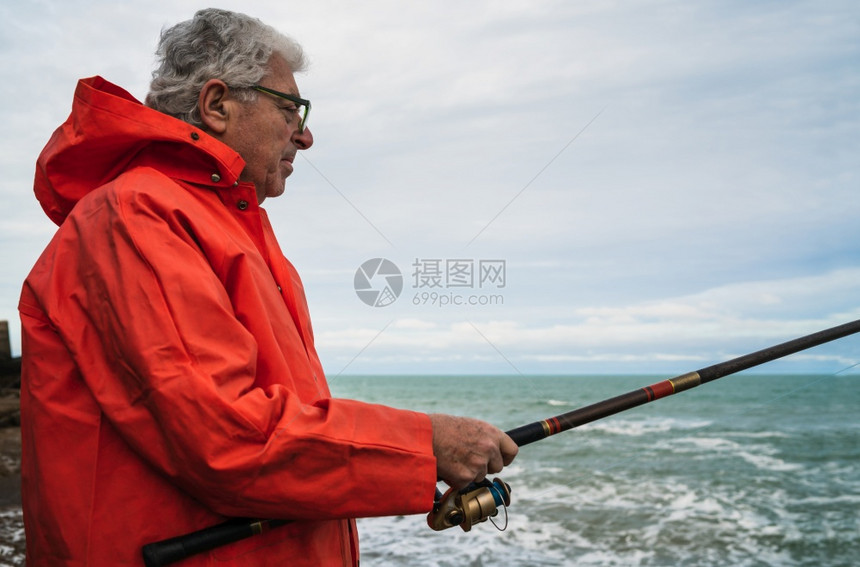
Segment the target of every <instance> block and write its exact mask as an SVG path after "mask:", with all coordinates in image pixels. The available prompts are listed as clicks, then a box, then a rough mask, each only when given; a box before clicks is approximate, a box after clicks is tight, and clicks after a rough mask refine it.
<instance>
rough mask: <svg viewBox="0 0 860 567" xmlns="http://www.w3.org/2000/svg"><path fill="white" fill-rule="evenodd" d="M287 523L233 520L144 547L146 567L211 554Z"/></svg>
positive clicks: (155, 566)
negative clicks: (213, 551) (199, 554)
mask: <svg viewBox="0 0 860 567" xmlns="http://www.w3.org/2000/svg"><path fill="white" fill-rule="evenodd" d="M287 522H288V520H254V519H249V518H234V519H231V520H227V521H226V522H223V523H221V524H218V525H215V526H211V527H208V528H205V529H202V530H199V531H196V532H191V533H188V534H185V535H181V536H178V537H174V538H170V539H165V540H161V541H156V542H153V543H148V544H146V545H144V546H143V550H142V554H143V563H144V565H146V567H164V566H165V565H170V564H172V563H176V562H177V561H181V560H183V559H185V558H187V557H191V556H192V555H196V554H198V553H203V552H205V551H211V550H213V549H215V548H218V547H221V546H223V545H227V544H230V543H233V542H236V541H239V540H243V539H245V538H249V537H251V536H254V535H258V534H261V533H263V532H265V531H268V530H269V528H274V527H276V526H280V525H283V524H286V523H287Z"/></svg>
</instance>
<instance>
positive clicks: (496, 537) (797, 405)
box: [330, 374, 860, 567]
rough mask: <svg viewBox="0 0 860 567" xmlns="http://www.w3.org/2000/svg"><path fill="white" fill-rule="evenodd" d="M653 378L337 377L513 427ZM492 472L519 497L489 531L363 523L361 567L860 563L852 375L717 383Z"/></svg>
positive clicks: (413, 404) (352, 392) (556, 441)
mask: <svg viewBox="0 0 860 567" xmlns="http://www.w3.org/2000/svg"><path fill="white" fill-rule="evenodd" d="M662 379H663V377H648V376H591V377H585V376H582V377H569V376H505V377H491V376H435V377H434V376H422V377H414V376H375V377H371V376H350V377H347V376H338V377H335V378H333V379H331V380H330V381H331V387H332V390H333V392H334V394H335V395H336V396H339V397H351V398H356V399H361V400H365V401H370V402H377V403H383V404H387V405H391V406H395V407H401V408H409V409H415V410H420V411H426V412H444V413H451V414H456V415H465V416H472V417H477V418H481V419H484V420H487V421H489V422H491V423H494V424H496V425H498V426H499V427H500V428H502V429H505V430H507V429H512V428H514V427H516V426H519V425H523V424H526V423H531V422H534V421H538V420H540V419H544V418H546V417H550V416H554V415H558V414H561V413H564V412H566V411H570V410H573V409H576V408H578V407H581V406H584V405H588V404H591V403H594V402H598V401H601V400H603V399H606V398H609V397H613V396H616V395H619V394H623V393H626V392H629V391H631V390H635V389H637V388H640V387H643V386H647V385H650V384H652V383H654V382H657V381H660V380H662ZM403 474H405V475H408V474H409V471H403ZM498 476H499V477H501V478H502V479H503V480H504V481H505V482H507V483H508V484H510V486H511V489H512V494H511V497H512V501H511V505H510V506H509V507H508V508H507V509H506V510H502V511H501V512H500V513H499V515H498V516H497V517H496V518H495V519H494V523H495V525H493V524H492V523H490V522H485V523H481V524H478V525H476V526H475V527H473V528H472V530H471V531H470V532H463V531H461V530H460V529H459V528H453V529H450V530H446V531H443V532H434V531H432V530H430V528H429V527H427V525H426V520H425V518H424V517H423V516H403V517H393V518H373V519H363V520H359V523H358V526H359V531H360V534H361V547H362V565H363V566H365V567H368V566H376V565H380V566H389V565H391V566H401V565H416V566H437V567H448V566H450V567H455V566H457V567H459V566H472V567H477V566H500V567H501V566H504V567H507V566H539V565H577V566H589V565H594V566H598V565H599V566H613V565H618V566H622V565H623V566H636V565H641V566H646V565H647V566H658V565H659V566H680V565H689V566H790V565H791V566H794V565H808V566H815V567H821V566H857V565H860V377H858V376H856V375H855V376H762V375H754V374H751V375H737V376H731V377H726V378H723V379H721V380H719V381H715V382H712V383H709V384H705V385H702V386H700V387H698V388H696V389H694V390H690V391H687V392H683V393H680V394H678V395H675V396H672V397H669V398H664V399H661V400H657V401H655V402H653V403H650V404H647V405H644V406H640V407H638V408H634V409H631V410H628V411H626V412H623V413H620V414H617V415H615V416H612V417H608V418H605V419H602V420H600V421H597V422H594V423H591V424H588V425H584V426H581V427H579V428H577V429H573V430H570V431H567V432H563V433H560V434H558V435H555V436H553V437H550V438H547V439H544V440H542V441H540V442H537V443H533V444H531V445H527V446H524V447H522V448H521V449H520V454H519V456H518V457H517V459H516V461H515V462H514V464H512V465H511V466H510V467H507V468H506V469H505V470H504V471H503V472H502V473H501V474H499V475H498ZM440 488H442V489H444V486H442V485H440ZM391 497H392V498H396V497H397V495H396V494H392V495H391Z"/></svg>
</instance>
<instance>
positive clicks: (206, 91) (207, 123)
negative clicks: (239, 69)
mask: <svg viewBox="0 0 860 567" xmlns="http://www.w3.org/2000/svg"><path fill="white" fill-rule="evenodd" d="M229 93H230V89H229V87H228V86H227V83H225V82H224V81H222V80H220V79H209V80H208V81H206V84H205V85H203V88H202V89H200V96H199V98H198V99H197V107H198V108H199V109H200V121H201V122H202V123H203V129H204V130H206V131H207V132H210V133H212V134H214V135H216V136H218V135H220V134H223V133H224V132H226V130H227V121H228V120H229V118H231V116H230V112H231V111H232V107H233V103H234V102H235V101H234V99H233V98H232V97H230V96H229Z"/></svg>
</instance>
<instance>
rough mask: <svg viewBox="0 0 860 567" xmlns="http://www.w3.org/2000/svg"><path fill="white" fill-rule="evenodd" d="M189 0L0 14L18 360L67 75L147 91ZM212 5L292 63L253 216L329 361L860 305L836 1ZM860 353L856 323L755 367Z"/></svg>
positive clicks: (623, 369)
mask: <svg viewBox="0 0 860 567" xmlns="http://www.w3.org/2000/svg"><path fill="white" fill-rule="evenodd" d="M202 7H206V5H204V4H199V3H196V2H187V1H185V0H171V1H170V2H166V1H163V0H148V1H147V2H138V1H128V2H121V1H116V0H111V1H110V2H108V1H101V0H92V1H83V0H57V1H49V0H41V1H26V0H20V1H16V2H5V3H3V4H2V5H0V22H3V23H2V27H0V70H2V74H3V77H2V78H3V80H2V82H0V93H2V95H0V96H2V99H3V104H2V105H0V123H2V124H3V125H4V130H5V132H4V134H5V135H4V136H3V138H2V140H0V146H2V147H0V160H2V167H3V171H4V172H5V175H4V176H3V178H2V179H0V194H2V197H3V201H4V203H5V205H4V207H3V212H2V214H0V264H1V265H3V266H4V269H3V271H2V273H0V319H6V320H9V321H10V323H11V325H10V326H11V327H12V328H11V334H12V349H13V352H14V353H16V354H18V353H20V332H19V330H18V315H17V301H18V295H19V293H20V287H21V283H22V282H23V280H24V278H25V277H26V275H27V273H28V271H29V269H30V267H31V266H32V265H33V263H34V262H35V261H36V259H37V257H38V256H39V254H40V252H41V250H42V249H43V248H44V246H45V245H46V244H47V243H48V241H49V240H50V238H51V236H52V235H53V232H54V230H55V228H56V227H55V226H54V225H53V224H51V222H50V221H49V220H48V219H47V218H46V217H45V216H44V214H43V213H42V211H41V209H40V207H39V205H38V203H37V202H36V200H35V198H34V197H33V195H32V179H33V172H34V164H35V160H36V158H37V156H38V154H39V152H40V150H41V148H42V147H43V146H44V144H45V142H47V140H48V138H49V137H50V135H51V132H52V131H53V130H54V129H55V128H56V127H57V126H58V125H59V124H60V123H61V122H62V121H63V120H65V118H66V116H67V115H68V112H69V109H70V106H71V98H72V93H73V91H74V87H75V83H76V81H77V80H78V79H79V78H83V77H89V76H93V75H101V76H103V77H104V78H106V79H107V80H109V81H111V82H114V83H116V84H118V85H120V86H122V87H124V88H126V89H127V90H129V91H130V92H131V93H132V94H133V95H134V96H136V97H137V98H138V99H143V97H145V95H146V91H147V85H148V81H149V79H150V76H151V71H152V68H153V52H154V49H155V45H156V42H157V38H158V34H159V32H160V31H161V30H162V29H163V28H164V27H166V26H170V25H172V24H175V23H177V22H179V21H182V20H185V19H188V18H190V17H191V16H192V15H193V13H194V12H195V11H196V10H197V9H199V8H202ZM217 7H221V8H227V9H235V10H240V11H243V12H245V13H248V14H249V15H252V16H255V17H258V18H260V19H262V20H263V21H265V22H266V23H269V24H271V25H273V26H275V27H276V28H278V29H279V30H281V31H283V32H284V33H286V34H288V35H290V36H292V37H294V38H295V39H296V40H298V41H299V42H300V43H301V44H302V45H303V47H304V49H305V51H306V53H307V55H308V57H309V60H310V66H309V69H308V71H307V72H306V73H304V74H301V75H298V76H297V80H298V84H299V87H300V90H301V92H302V95H303V96H305V97H306V98H309V99H310V100H312V102H313V110H312V112H311V115H310V118H309V122H308V125H309V128H310V129H311V130H312V132H313V134H314V139H315V143H314V145H313V147H312V148H310V149H309V150H307V151H305V152H303V153H302V154H301V157H300V158H298V159H297V160H296V172H295V173H294V174H293V175H292V177H290V179H289V180H288V182H287V191H286V193H285V194H284V195H283V196H282V197H280V198H278V199H275V200H271V199H270V200H268V201H266V203H265V208H266V209H267V211H268V212H269V215H270V217H271V218H272V221H273V224H274V225H275V229H276V232H277V235H278V238H279V240H280V243H281V247H282V249H283V250H284V252H285V253H286V255H287V257H288V258H289V259H290V260H291V261H292V262H293V264H295V265H296V267H297V268H298V270H299V272H300V273H301V275H302V277H303V280H304V284H305V288H306V291H307V296H308V301H309V305H310V309H311V314H312V316H313V320H314V330H315V335H316V342H317V349H318V351H319V353H320V356H321V358H322V361H323V364H324V366H325V368H326V371H327V373H328V374H329V376H330V377H333V376H339V375H348V374H381V373H384V374H392V373H395V374H397V373H400V374H434V373H463V374H467V373H480V374H523V375H528V374H538V373H540V374H612V373H642V374H660V375H667V376H673V375H676V374H681V373H684V372H687V371H691V370H695V369H698V368H702V367H704V366H708V365H710V364H714V363H717V362H721V361H723V360H726V359H729V358H732V357H735V356H739V355H742V354H746V353H748V352H752V351H756V350H759V349H761V348H764V347H767V346H770V345H772V344H776V343H779V342H783V341H785V340H789V339H792V338H795V337H798V336H801V335H806V334H809V333H812V332H815V331H818V330H821V329H824V328H828V327H832V326H835V325H838V324H841V323H845V322H849V321H853V320H857V319H860V222H858V221H860V215H858V213H860V198H858V190H860V4H858V3H856V2H854V1H853V0H847V1H818V2H811V1H810V2H795V1H785V2H782V1H780V2H776V1H761V2H745V1H720V2H716V1H701V2H685V1H680V0H679V1H673V0H663V1H658V0H644V1H638V2H614V1H597V0H594V1H570V0H559V1H550V0H529V1H527V2H526V1H512V0H508V1H493V2H490V1H482V0H476V1H470V2H462V1H457V2H455V1H451V0H439V1H435V2H409V3H407V2H395V1H393V0H392V1H388V0H368V1H366V2H360V3H359V2H348V1H345V0H322V1H315V2H289V1H284V0H279V1H278V2H270V1H259V2H247V1H243V2H232V1H230V2H227V1H225V2H221V3H219V4H217ZM383 260H384V261H383ZM368 261H371V262H369V263H367V262H368ZM379 266H383V267H386V268H388V273H378V272H377V270H376V269H377V268H378V267H379ZM362 267H363V271H359V270H360V269H362ZM384 271H385V270H383V272H384ZM398 273H399V278H398ZM398 283H399V287H398ZM356 286H358V288H359V290H360V291H365V292H367V291H370V292H375V291H384V290H385V287H386V286H389V288H390V289H392V291H393V292H396V295H397V297H396V299H394V295H380V296H379V298H377V301H378V302H379V303H381V304H384V305H368V304H367V303H366V302H365V300H368V297H369V298H370V303H373V302H374V297H373V293H370V294H368V293H364V294H363V295H361V296H360V295H359V294H357V293H356ZM380 298H381V299H380ZM392 299H394V300H393V301H392ZM858 363H860V336H854V337H848V338H845V339H841V340H839V341H836V342H833V343H830V344H828V345H823V346H820V347H817V348H815V349H811V350H809V351H805V352H803V353H799V354H796V355H792V356H791V357H787V358H786V359H783V360H780V361H776V362H773V363H769V364H767V365H764V366H762V367H760V368H759V369H758V370H759V371H761V372H818V373H824V374H839V375H846V374H856V373H857V372H858V367H857V366H855V365H857V364H858Z"/></svg>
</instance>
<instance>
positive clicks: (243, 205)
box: [236, 199, 248, 211]
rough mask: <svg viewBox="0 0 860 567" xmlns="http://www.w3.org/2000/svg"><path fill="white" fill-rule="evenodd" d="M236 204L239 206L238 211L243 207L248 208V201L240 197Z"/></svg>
mask: <svg viewBox="0 0 860 567" xmlns="http://www.w3.org/2000/svg"><path fill="white" fill-rule="evenodd" d="M236 206H237V207H239V210H240V211H244V210H245V209H247V208H248V201H246V200H245V199H242V200H241V201H239V202H238V203H236Z"/></svg>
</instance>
